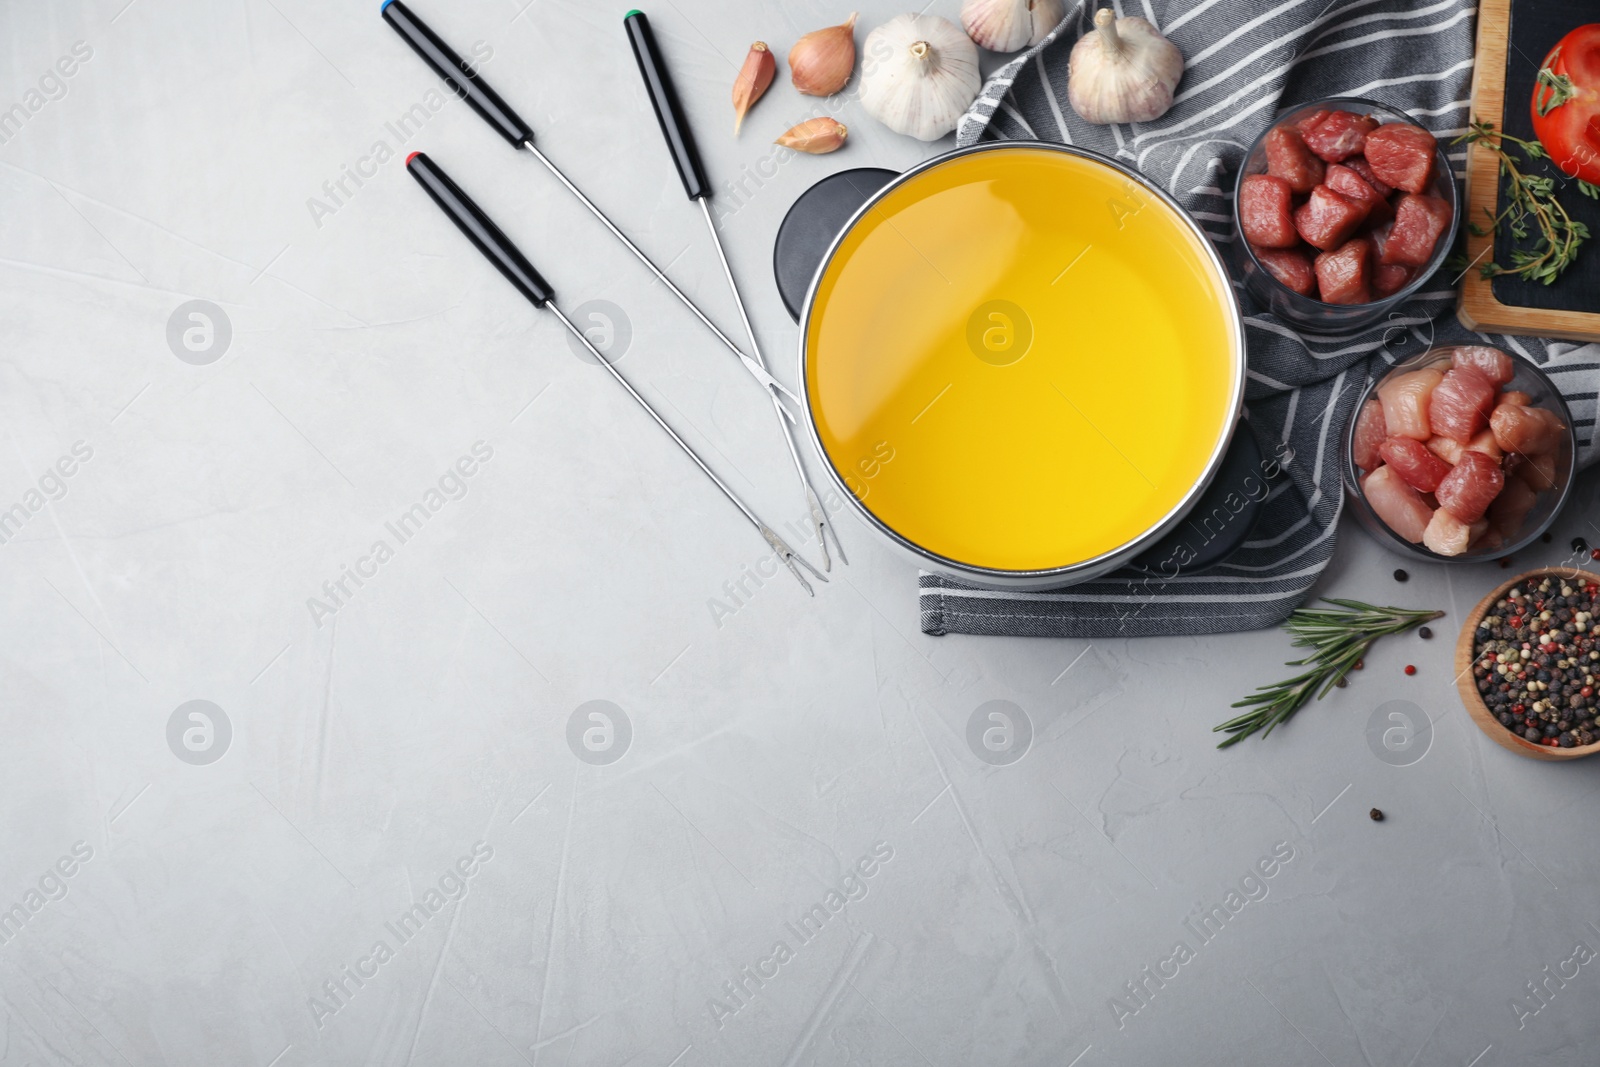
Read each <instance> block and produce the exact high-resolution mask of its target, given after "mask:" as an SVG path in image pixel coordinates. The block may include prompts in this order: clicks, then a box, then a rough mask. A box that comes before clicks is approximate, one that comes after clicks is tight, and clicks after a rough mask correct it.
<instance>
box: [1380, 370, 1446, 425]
mask: <svg viewBox="0 0 1600 1067" xmlns="http://www.w3.org/2000/svg"><path fill="white" fill-rule="evenodd" d="M1442 381H1444V373H1443V372H1442V371H1438V370H1435V369H1434V368H1432V367H1424V368H1422V369H1421V370H1414V371H1410V372H1408V373H1406V374H1397V375H1395V376H1394V377H1393V378H1390V379H1389V380H1388V381H1386V382H1384V383H1383V384H1382V385H1380V386H1378V399H1379V400H1381V401H1383V421H1384V424H1385V425H1386V426H1388V428H1389V436H1391V437H1411V438H1414V439H1416V440H1418V441H1426V440H1427V439H1428V438H1430V437H1432V436H1433V428H1432V427H1431V426H1430V425H1429V423H1428V406H1429V404H1430V402H1431V401H1432V400H1433V391H1434V390H1435V389H1437V388H1438V387H1439V383H1440V382H1442Z"/></svg>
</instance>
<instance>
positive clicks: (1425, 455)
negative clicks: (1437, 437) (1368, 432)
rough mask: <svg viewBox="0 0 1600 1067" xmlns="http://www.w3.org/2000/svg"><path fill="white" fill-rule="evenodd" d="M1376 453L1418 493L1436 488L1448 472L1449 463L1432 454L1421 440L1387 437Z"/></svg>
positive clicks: (1428, 491) (1429, 491)
mask: <svg viewBox="0 0 1600 1067" xmlns="http://www.w3.org/2000/svg"><path fill="white" fill-rule="evenodd" d="M1378 454H1379V455H1380V456H1382V457H1383V461H1384V462H1385V463H1387V464H1388V465H1389V466H1390V467H1393V468H1394V472H1395V473H1396V474H1398V475H1399V476H1400V477H1401V479H1402V480H1404V481H1405V483H1406V484H1407V485H1409V486H1410V487H1411V488H1413V489H1415V490H1417V491H1418V492H1420V493H1431V492H1433V491H1434V490H1436V489H1438V488H1439V483H1440V482H1441V481H1443V480H1444V476H1445V475H1447V474H1449V473H1450V464H1448V463H1446V462H1445V461H1444V460H1442V459H1440V458H1439V457H1438V456H1436V455H1434V454H1433V453H1432V452H1431V451H1429V450H1428V446H1427V445H1425V444H1423V443H1422V442H1421V441H1416V440H1413V439H1412V438H1409V437H1391V438H1389V439H1388V440H1387V441H1385V442H1384V443H1383V445H1382V446H1381V447H1380V448H1379V449H1378Z"/></svg>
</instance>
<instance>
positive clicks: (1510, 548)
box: [1340, 345, 1577, 563]
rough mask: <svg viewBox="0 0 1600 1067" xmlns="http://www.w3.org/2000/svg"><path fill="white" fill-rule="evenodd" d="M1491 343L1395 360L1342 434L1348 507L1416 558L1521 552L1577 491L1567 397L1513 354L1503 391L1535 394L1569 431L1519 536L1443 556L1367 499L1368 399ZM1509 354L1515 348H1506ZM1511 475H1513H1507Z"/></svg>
mask: <svg viewBox="0 0 1600 1067" xmlns="http://www.w3.org/2000/svg"><path fill="white" fill-rule="evenodd" d="M1465 347H1488V346H1467V345H1446V346H1443V347H1439V348H1433V349H1430V350H1428V351H1427V352H1423V353H1421V354H1420V355H1416V356H1412V357H1411V358H1410V359H1408V360H1405V361H1404V362H1402V363H1396V364H1395V365H1394V366H1392V367H1390V368H1389V369H1388V370H1386V371H1384V372H1383V373H1382V374H1380V375H1379V376H1378V377H1377V378H1376V379H1374V380H1373V381H1372V382H1371V383H1370V384H1369V385H1368V386H1367V388H1366V390H1365V392H1363V393H1362V394H1361V398H1360V399H1359V400H1357V401H1356V406H1355V407H1354V408H1353V409H1351V412H1350V420H1349V422H1348V423H1347V424H1346V425H1345V429H1344V436H1343V438H1342V439H1341V448H1342V449H1343V454H1342V457H1341V461H1340V468H1341V471H1342V473H1343V477H1344V488H1345V500H1346V503H1347V506H1348V507H1349V508H1350V510H1351V511H1352V512H1353V513H1354V514H1355V517H1356V520H1357V521H1358V522H1360V523H1361V525H1362V527H1363V528H1365V529H1366V531H1367V532H1368V533H1370V534H1371V535H1372V536H1373V537H1374V538H1376V539H1377V541H1378V542H1379V543H1380V544H1382V545H1384V546H1386V547H1388V548H1391V549H1393V550H1394V551H1396V552H1399V553H1401V554H1403V555H1407V556H1412V557H1414V558H1416V559H1425V560H1431V561H1433V562H1436V563H1481V562H1483V561H1485V560H1494V559H1499V558H1501V557H1502V556H1509V555H1512V554H1513V553H1515V552H1519V551H1521V550H1522V549H1524V548H1526V547H1527V546H1528V545H1530V544H1532V543H1533V542H1534V541H1537V540H1538V539H1539V536H1540V535H1541V534H1543V533H1544V532H1545V531H1546V530H1548V529H1549V528H1550V526H1551V524H1552V523H1554V522H1555V519H1556V516H1557V515H1558V514H1559V513H1560V511H1561V508H1562V506H1563V505H1565V504H1566V502H1567V496H1568V494H1570V493H1571V492H1572V483H1573V481H1574V480H1575V478H1576V475H1577V464H1576V463H1574V462H1573V460H1574V457H1575V456H1576V454H1577V437H1576V435H1575V434H1574V432H1573V429H1572V412H1571V411H1570V410H1568V408H1567V402H1566V400H1564V399H1563V398H1562V396H1561V393H1560V391H1559V390H1557V389H1556V387H1555V384H1554V383H1553V382H1551V381H1550V378H1549V377H1548V376H1547V375H1546V374H1545V372H1544V371H1542V370H1540V369H1539V368H1538V367H1537V366H1535V365H1534V364H1533V363H1532V362H1530V361H1529V360H1526V359H1521V358H1519V357H1517V356H1515V355H1512V356H1511V363H1512V366H1513V367H1514V368H1515V373H1514V374H1513V375H1512V378H1511V381H1509V382H1507V383H1506V384H1505V385H1503V386H1501V387H1500V389H1501V392H1511V391H1521V392H1524V393H1527V394H1528V395H1529V396H1530V397H1532V398H1533V399H1532V401H1531V402H1530V404H1529V406H1530V407H1536V408H1544V409H1545V410H1547V411H1551V412H1554V413H1555V414H1556V415H1557V416H1559V417H1560V418H1561V423H1562V425H1563V426H1565V427H1566V431H1567V432H1566V434H1565V435H1564V436H1563V437H1562V439H1561V442H1560V444H1558V445H1557V446H1556V452H1555V458H1556V469H1555V479H1554V481H1555V487H1554V488H1553V489H1546V490H1544V491H1543V492H1541V493H1540V494H1539V496H1538V499H1537V501H1536V502H1535V503H1534V505H1533V510H1532V511H1530V512H1528V516H1527V518H1525V519H1524V520H1523V522H1522V529H1521V530H1520V531H1518V532H1517V533H1516V535H1515V536H1514V537H1510V538H1507V539H1505V540H1502V541H1500V542H1498V543H1493V544H1491V543H1489V542H1487V541H1486V542H1484V543H1482V544H1479V545H1477V546H1474V547H1471V548H1468V549H1467V551H1466V552H1464V553H1462V554H1461V555H1459V556H1441V555H1440V554H1439V553H1437V552H1434V551H1432V550H1430V549H1428V548H1426V547H1425V546H1423V545H1421V544H1412V543H1411V542H1410V541H1407V540H1406V539H1405V538H1403V537H1401V536H1400V535H1399V534H1397V533H1395V532H1394V531H1393V530H1391V529H1389V527H1388V526H1387V525H1386V524H1385V523H1384V521H1383V520H1382V519H1380V518H1378V515H1377V513H1376V512H1374V511H1373V510H1372V505H1371V504H1370V503H1369V502H1368V501H1367V497H1366V494H1365V492H1364V491H1363V489H1362V487H1361V472H1360V471H1359V470H1358V469H1357V468H1356V461H1355V431H1356V422H1357V420H1359V418H1360V417H1361V409H1362V408H1363V407H1364V406H1365V405H1366V403H1367V401H1368V400H1370V399H1373V398H1375V397H1377V395H1378V388H1379V387H1380V386H1381V385H1383V383H1384V382H1386V381H1388V380H1389V379H1390V378H1393V377H1395V376H1396V375H1399V374H1405V373H1407V372H1409V371H1414V370H1420V369H1421V368H1423V367H1427V366H1432V365H1434V364H1443V365H1444V366H1445V367H1448V366H1449V364H1450V356H1451V353H1453V352H1454V351H1455V350H1456V349H1457V348H1465ZM1507 354H1508V355H1510V353H1507ZM1508 477H1511V475H1508Z"/></svg>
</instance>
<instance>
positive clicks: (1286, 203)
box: [1239, 174, 1300, 248]
mask: <svg viewBox="0 0 1600 1067" xmlns="http://www.w3.org/2000/svg"><path fill="white" fill-rule="evenodd" d="M1293 197H1294V193H1293V192H1291V191H1290V189H1289V183H1288V182H1286V181H1284V180H1283V179H1282V178H1274V177H1273V176H1272V175H1270V174H1252V175H1250V176H1249V177H1248V178H1246V179H1245V180H1244V183H1243V184H1242V185H1240V186H1239V229H1241V230H1243V231H1244V239H1245V240H1246V241H1249V242H1250V243H1251V244H1253V245H1259V246H1260V247H1262V248H1293V247H1294V246H1295V245H1297V244H1299V243H1300V235H1299V234H1298V233H1296V232H1295V228H1294V220H1293V219H1292V218H1290V216H1289V211H1290V209H1291V208H1292V207H1293V206H1294V205H1293Z"/></svg>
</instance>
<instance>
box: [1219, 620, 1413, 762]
mask: <svg viewBox="0 0 1600 1067" xmlns="http://www.w3.org/2000/svg"><path fill="white" fill-rule="evenodd" d="M1324 603H1328V604H1334V605H1336V606H1337V607H1339V608H1342V609H1344V610H1339V611H1335V610H1330V609H1328V608H1300V609H1299V610H1297V611H1295V612H1294V613H1293V614H1292V615H1290V616H1289V619H1288V621H1287V622H1285V623H1284V628H1285V629H1287V630H1288V631H1289V632H1290V633H1291V634H1293V635H1294V646H1295V647H1296V648H1311V649H1315V651H1314V652H1312V653H1311V655H1309V656H1306V657H1305V658H1304V659H1296V660H1290V661H1289V664H1288V665H1289V666H1291V667H1303V666H1308V665H1309V666H1308V669H1307V670H1305V671H1302V672H1301V673H1300V674H1297V675H1295V676H1294V677H1293V678H1289V679H1286V680H1285V681H1282V682H1276V683H1274V684H1272V685H1264V686H1261V687H1260V688H1259V689H1257V690H1256V692H1255V693H1253V694H1251V695H1250V696H1247V697H1245V698H1244V699H1243V700H1240V701H1238V702H1236V703H1235V704H1234V705H1233V706H1234V707H1236V708H1250V709H1251V710H1250V711H1247V712H1245V713H1244V714H1243V715H1240V716H1239V717H1238V718H1235V719H1229V720H1228V721H1227V722H1225V723H1222V724H1221V725H1219V726H1214V727H1212V732H1213V733H1227V734H1231V735H1232V736H1231V737H1229V738H1228V739H1227V740H1226V741H1223V742H1222V743H1221V744H1219V745H1218V746H1217V747H1218V748H1227V747H1228V746H1229V745H1232V744H1237V743H1238V742H1240V741H1243V740H1244V739H1245V738H1247V737H1249V736H1250V735H1251V734H1253V733H1255V732H1256V731H1257V730H1265V732H1264V733H1263V734H1262V735H1261V736H1262V737H1266V736H1267V734H1270V733H1272V730H1273V728H1274V727H1276V726H1277V725H1278V724H1280V723H1282V722H1286V721H1287V720H1288V719H1289V718H1290V717H1291V716H1292V715H1294V713H1295V712H1297V711H1299V710H1300V709H1301V708H1302V707H1304V706H1305V705H1306V703H1307V702H1309V701H1310V700H1311V698H1312V697H1316V699H1318V700H1321V699H1322V698H1323V697H1324V696H1326V695H1327V694H1328V691H1329V690H1330V689H1332V688H1333V687H1334V686H1336V685H1338V684H1339V681H1340V679H1342V678H1343V677H1344V676H1345V675H1346V674H1348V673H1349V672H1350V669H1351V668H1352V667H1354V666H1355V664H1356V661H1357V660H1359V659H1361V657H1362V656H1364V655H1366V652H1367V649H1368V648H1370V647H1372V643H1373V642H1374V641H1376V640H1377V639H1378V638H1380V637H1387V636H1388V635H1390V634H1398V633H1404V632H1405V631H1407V630H1409V629H1411V628H1412V627H1414V626H1420V625H1422V624H1423V623H1425V622H1432V621H1433V620H1434V619H1438V618H1443V617H1444V612H1442V611H1412V610H1408V609H1406V608H1380V607H1374V606H1373V605H1371V604H1363V603H1362V602H1361V601H1359V600H1334V599H1332V598H1326V599H1325V600H1324Z"/></svg>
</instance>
